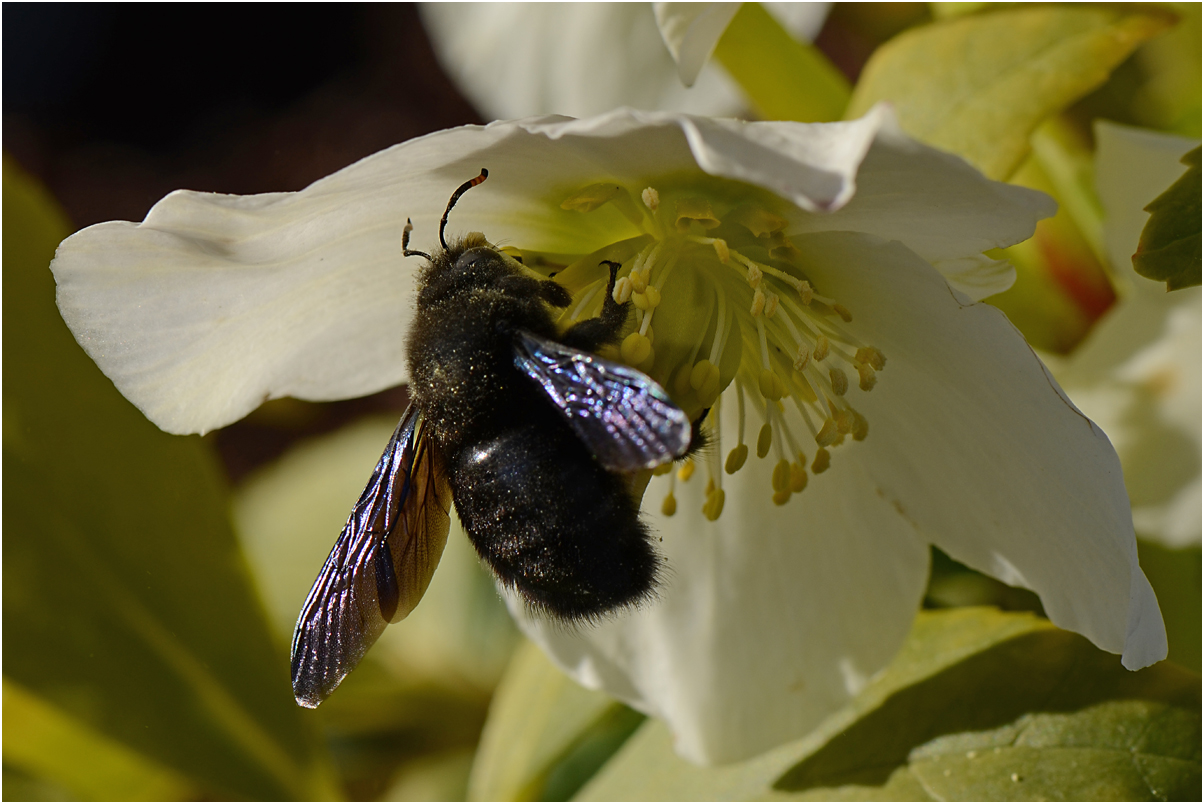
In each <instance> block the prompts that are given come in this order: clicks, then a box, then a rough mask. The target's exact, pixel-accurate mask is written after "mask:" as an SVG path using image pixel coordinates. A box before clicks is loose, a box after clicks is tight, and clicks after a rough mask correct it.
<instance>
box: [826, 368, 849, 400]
mask: <svg viewBox="0 0 1204 804" xmlns="http://www.w3.org/2000/svg"><path fill="white" fill-rule="evenodd" d="M828 377H829V378H830V379H831V380H832V393H834V394H836V395H837V396H844V395H845V393H846V392H847V391H848V390H849V378H848V375H846V374H845V373H844V371H842V370H841V369H838V368H835V367H833V368H830V369H828Z"/></svg>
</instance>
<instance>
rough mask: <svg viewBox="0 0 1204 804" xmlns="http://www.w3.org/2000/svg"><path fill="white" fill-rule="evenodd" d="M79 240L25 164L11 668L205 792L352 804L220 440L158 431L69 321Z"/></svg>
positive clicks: (16, 310)
mask: <svg viewBox="0 0 1204 804" xmlns="http://www.w3.org/2000/svg"><path fill="white" fill-rule="evenodd" d="M68 231H69V227H68V225H67V223H66V221H65V220H64V218H63V217H62V215H61V213H59V212H58V210H57V208H55V207H54V205H53V202H52V201H51V200H50V199H49V198H47V197H46V196H45V194H44V192H43V191H42V190H41V189H40V188H39V187H38V186H37V185H36V184H35V183H34V182H33V181H32V180H31V179H29V178H28V177H26V176H25V175H24V174H22V173H21V172H20V170H19V169H18V168H15V167H14V166H13V165H11V164H9V163H7V162H6V163H5V166H4V232H5V235H6V236H5V238H4V244H3V248H4V325H3V326H4V379H5V382H4V480H5V503H6V504H5V506H4V640H5V648H6V649H7V650H6V653H5V662H4V672H5V675H6V676H8V677H9V678H10V679H11V680H13V681H14V682H16V683H18V684H20V685H21V686H22V687H23V688H25V689H26V690H28V691H29V693H30V694H32V695H34V696H36V697H37V698H38V699H40V700H42V701H44V702H46V704H47V705H49V706H51V707H54V708H55V709H57V710H58V711H60V712H62V713H63V714H64V715H65V716H67V717H69V718H73V719H75V720H76V721H78V722H79V723H80V724H82V725H84V726H86V727H87V728H89V729H91V730H93V731H94V732H96V733H97V734H100V735H104V736H105V737H106V738H108V739H110V740H112V741H114V742H115V743H118V744H122V745H124V746H125V747H126V748H127V749H129V750H130V751H132V752H135V753H138V754H143V755H145V756H146V757H147V758H148V759H147V761H148V762H150V763H154V764H158V765H161V766H164V767H167V768H170V769H171V770H172V771H174V772H175V773H177V774H179V775H180V776H182V777H184V778H186V779H188V780H189V781H190V783H191V784H193V785H195V787H196V789H197V793H198V794H199V795H204V796H223V797H233V798H273V799H279V798H306V797H316V798H329V797H331V796H333V795H337V790H335V789H334V788H333V787H332V786H331V782H330V771H329V766H328V764H327V761H326V759H325V756H324V753H323V752H322V750H321V748H320V744H319V743H318V742H317V741H316V739H315V735H314V734H313V732H312V730H311V729H310V728H308V727H307V726H306V723H305V722H304V720H303V718H302V713H301V711H300V710H299V709H298V708H297V706H296V704H295V703H294V702H293V700H292V695H291V690H290V685H289V675H288V659H287V657H286V656H285V655H284V654H283V651H282V650H281V645H280V644H279V643H278V642H276V641H275V640H274V639H273V637H272V634H271V631H270V629H269V628H268V625H267V623H266V621H265V618H264V615H263V613H262V611H261V607H260V604H259V601H258V599H257V597H256V595H255V593H254V590H253V587H252V584H251V581H250V578H249V576H248V573H247V570H246V567H245V565H244V562H243V558H242V555H241V553H240V551H239V549H238V545H237V543H236V541H235V539H234V535H233V533H232V531H231V529H230V525H229V523H228V521H227V520H226V516H225V509H226V505H227V500H226V491H225V487H224V481H223V479H222V477H221V474H220V471H219V469H218V467H217V465H216V462H215V460H214V458H213V456H212V454H211V452H210V449H209V447H208V445H207V444H205V443H204V442H203V441H201V439H199V438H196V437H192V438H179V437H175V436H170V435H167V434H165V433H163V432H160V431H159V430H158V429H157V428H155V426H154V425H152V424H150V423H149V422H148V421H147V420H146V419H145V418H144V417H143V416H142V414H141V413H139V412H138V411H137V410H136V409H134V407H133V406H132V405H130V404H129V403H128V402H127V401H126V400H125V399H124V398H122V397H121V395H120V394H119V393H118V392H117V391H116V389H114V387H113V385H112V383H110V382H109V380H108V379H106V378H105V377H104V376H103V375H102V374H101V373H100V371H99V370H98V369H97V368H96V366H95V365H94V364H93V363H92V361H91V360H90V359H89V358H88V357H87V356H86V355H85V354H84V352H83V350H81V349H80V348H79V346H78V345H77V344H76V343H75V340H74V338H73V337H72V336H71V333H70V332H69V331H68V330H67V328H66V326H65V325H64V324H63V321H62V319H61V317H60V316H59V314H58V310H57V309H56V307H55V305H54V280H53V277H52V276H51V274H50V271H49V270H48V265H49V263H50V259H51V257H52V256H53V255H54V249H55V246H56V245H57V244H58V242H59V241H60V240H61V239H62V238H63V237H64V236H65V235H66V234H67V233H68ZM6 728H7V724H6ZM14 739H16V740H20V739H21V738H20V737H19V736H18V737H16V738H14ZM10 742H11V741H10V740H6V741H5V743H6V747H7V746H8V745H9V744H10Z"/></svg>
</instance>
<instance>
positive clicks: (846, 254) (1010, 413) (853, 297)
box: [795, 232, 1166, 668]
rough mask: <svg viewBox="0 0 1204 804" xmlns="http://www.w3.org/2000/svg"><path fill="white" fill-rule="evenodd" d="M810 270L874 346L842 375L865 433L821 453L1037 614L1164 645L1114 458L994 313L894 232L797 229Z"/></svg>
mask: <svg viewBox="0 0 1204 804" xmlns="http://www.w3.org/2000/svg"><path fill="white" fill-rule="evenodd" d="M795 242H796V244H797V245H798V246H799V248H800V249H801V250H802V252H803V255H804V256H803V258H804V259H805V260H807V261H808V264H809V265H810V266H812V270H813V271H814V274H815V278H816V282H817V286H819V287H823V288H824V292H825V293H826V294H829V295H831V296H833V297H835V298H837V299H840V300H841V303H842V304H845V305H846V306H847V307H848V308H849V309H850V310H852V311H853V315H854V325H855V326H856V332H857V334H858V335H859V336H860V337H861V338H862V339H864V340H866V341H867V342H869V343H873V344H874V345H876V346H878V347H879V348H880V349H882V350H883V351H884V352H885V353H886V356H887V366H886V369H885V370H884V371H883V372H882V373H881V375H880V376H879V382H878V385H877V387H875V388H874V390H873V392H872V393H868V394H866V393H860V392H856V394H855V393H854V392H853V391H850V402H851V404H853V405H854V407H856V408H857V409H858V410H860V411H861V412H862V413H863V414H864V415H865V417H866V418H867V420H868V421H869V423H870V433H869V437H868V438H867V439H866V440H865V441H864V442H863V443H862V444H860V445H857V444H854V445H852V446H851V448H849V450H848V452H847V453H846V454H842V453H844V452H845V450H844V448H841V449H839V450H837V451H836V452H834V453H833V458H832V464H833V468H832V469H831V470H829V471H837V470H838V469H839V468H840V461H841V460H842V458H845V456H846V455H847V458H848V459H852V460H856V461H857V462H858V463H859V464H860V465H861V466H862V467H863V468H864V470H865V472H866V474H867V475H869V476H870V477H872V478H873V479H874V481H875V483H876V484H877V486H878V488H879V489H880V491H881V493H882V494H884V495H885V497H886V499H888V500H890V501H892V502H894V503H896V504H897V505H898V506H899V507H900V510H901V511H903V512H905V516H906V517H907V518H908V519H909V520H911V521H912V522H914V523H915V525H916V527H917V529H918V530H919V532H920V533H921V534H922V535H923V536H924V537H925V538H927V539H929V540H930V541H931V542H932V543H934V544H936V545H937V546H938V547H940V548H941V549H942V550H944V551H945V552H947V553H948V554H949V555H951V556H953V558H955V559H957V560H958V561H961V562H963V563H965V564H967V565H969V566H971V567H973V568H974V569H977V570H979V571H981V572H985V573H987V574H989V575H992V576H994V577H996V578H998V579H999V580H1001V581H1004V582H1005V583H1009V584H1012V585H1018V586H1024V587H1026V588H1029V589H1032V590H1033V591H1035V592H1036V593H1037V594H1038V595H1040V597H1041V600H1042V603H1043V605H1044V607H1045V610H1046V613H1047V614H1048V616H1049V618H1050V619H1051V620H1052V621H1053V622H1054V623H1055V624H1057V625H1059V626H1061V627H1063V628H1068V629H1070V630H1073V631H1077V632H1078V633H1081V634H1083V635H1084V636H1086V637H1087V638H1088V639H1090V640H1091V641H1092V642H1094V643H1095V644H1096V645H1097V646H1099V647H1101V648H1103V649H1104V650H1107V651H1111V652H1113V653H1120V654H1122V661H1123V663H1124V665H1125V666H1126V667H1129V668H1136V667H1144V666H1146V665H1148V664H1152V663H1153V662H1155V661H1158V660H1160V659H1162V658H1165V656H1166V635H1165V631H1164V629H1163V627H1162V621H1161V615H1160V614H1159V611H1158V606H1157V601H1156V600H1155V599H1154V597H1153V591H1152V590H1151V589H1150V587H1149V583H1148V581H1147V580H1146V578H1145V575H1144V574H1143V573H1142V571H1141V568H1140V567H1139V566H1138V562H1137V548H1136V539H1135V538H1134V535H1133V526H1132V518H1131V515H1130V510H1129V501H1128V496H1127V494H1126V493H1125V488H1124V484H1123V481H1122V477H1121V470H1120V463H1119V460H1118V459H1117V457H1116V453H1115V451H1114V450H1113V449H1112V445H1111V444H1110V443H1109V442H1108V439H1107V437H1106V436H1105V435H1104V434H1103V432H1102V431H1101V430H1100V429H1099V428H1098V427H1096V426H1095V425H1094V424H1093V423H1092V422H1091V421H1090V420H1089V419H1087V417H1085V416H1084V415H1083V414H1082V413H1081V412H1080V411H1079V410H1078V409H1077V408H1075V407H1074V405H1073V404H1072V403H1071V402H1070V400H1069V399H1068V398H1067V397H1066V396H1065V394H1064V393H1063V392H1062V390H1061V389H1060V388H1059V387H1058V385H1057V383H1056V382H1055V381H1054V379H1053V378H1052V376H1050V375H1049V374H1048V372H1047V371H1046V369H1045V367H1044V366H1043V364H1042V363H1041V362H1040V360H1038V359H1037V357H1036V356H1035V355H1034V354H1033V353H1032V350H1031V349H1030V348H1029V347H1028V345H1027V344H1026V343H1025V341H1024V339H1023V337H1022V336H1021V335H1020V334H1019V333H1018V332H1017V331H1016V330H1015V328H1014V327H1013V326H1012V325H1011V323H1010V322H1008V321H1007V319H1006V317H1005V316H1004V315H1003V314H1002V313H1000V312H999V311H998V310H996V309H995V308H993V307H990V306H987V305H984V304H966V303H965V301H964V300H962V299H959V298H958V297H957V296H956V295H955V294H954V293H952V292H951V291H950V289H949V288H948V287H947V285H945V283H944V282H943V280H942V279H941V277H940V276H939V275H938V274H937V273H936V272H935V271H933V270H932V268H931V266H930V265H928V264H927V263H925V262H924V261H923V260H921V259H919V258H918V257H916V255H914V254H911V253H909V252H908V251H907V250H906V249H904V248H902V247H901V245H900V244H898V243H884V242H882V241H877V240H876V239H874V238H870V237H868V236H866V235H861V234H852V233H839V232H830V233H824V234H817V235H814V236H812V237H800V238H796V239H795Z"/></svg>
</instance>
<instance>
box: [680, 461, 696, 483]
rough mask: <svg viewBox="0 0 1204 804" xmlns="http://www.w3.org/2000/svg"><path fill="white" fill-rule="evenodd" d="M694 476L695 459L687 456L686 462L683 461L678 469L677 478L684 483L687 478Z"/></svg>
mask: <svg viewBox="0 0 1204 804" xmlns="http://www.w3.org/2000/svg"><path fill="white" fill-rule="evenodd" d="M693 476H694V459H693V458H687V459H686V462H685V463H683V464H682V465H681V468H680V469H678V470H677V479H678V480H680V481H681V482H682V483H685V482H686V481H687V480H689V479H690V478H691V477H693Z"/></svg>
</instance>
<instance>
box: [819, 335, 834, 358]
mask: <svg viewBox="0 0 1204 804" xmlns="http://www.w3.org/2000/svg"><path fill="white" fill-rule="evenodd" d="M830 348H831V344H830V343H828V336H827V335H820V336H819V340H818V341H816V343H815V359H816V360H826V359H827V357H828V350H829V349H830Z"/></svg>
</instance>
